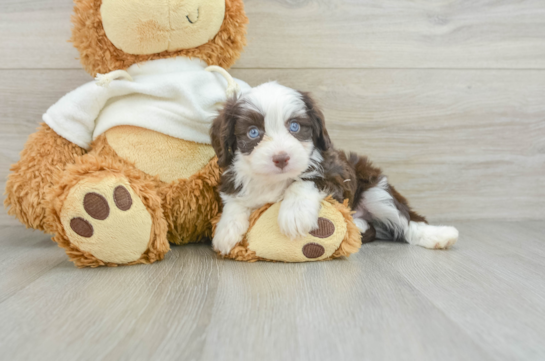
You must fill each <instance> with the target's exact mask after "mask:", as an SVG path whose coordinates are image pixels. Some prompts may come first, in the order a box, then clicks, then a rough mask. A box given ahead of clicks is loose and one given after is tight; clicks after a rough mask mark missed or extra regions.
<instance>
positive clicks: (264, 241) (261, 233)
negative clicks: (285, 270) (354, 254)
mask: <svg viewBox="0 0 545 361" xmlns="http://www.w3.org/2000/svg"><path fill="white" fill-rule="evenodd" d="M279 211H280V204H279V203H277V204H274V205H272V206H271V207H270V208H269V209H267V210H266V211H265V212H264V213H263V214H262V215H261V216H260V217H259V219H258V220H257V221H256V223H255V224H254V225H253V227H252V228H251V229H250V231H249V232H248V235H247V243H248V249H249V250H251V251H253V252H255V254H256V256H257V257H259V258H262V259H267V260H273V261H283V262H308V261H320V260H323V259H327V258H330V257H332V256H333V254H334V253H335V252H336V251H337V250H338V249H339V247H340V246H341V243H342V242H343V239H344V238H345V235H346V233H347V223H346V222H347V221H346V219H345V217H344V216H343V214H342V213H341V212H339V211H338V210H337V209H336V208H335V206H333V205H332V204H331V203H329V202H326V201H324V202H322V208H321V210H320V212H319V214H318V228H317V229H315V230H313V231H311V232H310V233H308V234H307V235H306V236H305V237H301V238H297V239H292V238H290V237H287V236H285V235H284V234H283V233H282V232H281V231H280V227H279V225H278V222H277V220H278V214H279Z"/></svg>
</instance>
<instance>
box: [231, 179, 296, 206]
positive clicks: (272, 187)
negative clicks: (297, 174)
mask: <svg viewBox="0 0 545 361" xmlns="http://www.w3.org/2000/svg"><path fill="white" fill-rule="evenodd" d="M288 186H289V183H288V182H280V183H278V184H263V183H260V182H252V183H251V184H249V187H248V189H247V192H244V194H243V195H240V196H239V197H240V199H241V200H242V201H243V203H244V204H245V205H246V206H247V207H249V208H259V207H262V206H264V205H265V204H267V203H276V202H279V201H280V200H282V198H283V196H284V193H285V191H286V188H287V187H288Z"/></svg>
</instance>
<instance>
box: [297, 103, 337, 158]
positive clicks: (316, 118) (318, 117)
mask: <svg viewBox="0 0 545 361" xmlns="http://www.w3.org/2000/svg"><path fill="white" fill-rule="evenodd" d="M300 93H301V97H302V99H303V102H305V106H306V107H307V115H308V117H309V118H310V120H311V121H312V137H313V140H314V145H315V146H316V147H318V148H319V149H320V150H322V151H326V150H328V149H329V147H330V146H331V139H329V134H328V133H327V129H326V128H325V117H324V113H322V111H321V110H320V108H319V107H318V105H317V104H316V102H315V101H314V99H312V97H311V96H310V93H307V92H300Z"/></svg>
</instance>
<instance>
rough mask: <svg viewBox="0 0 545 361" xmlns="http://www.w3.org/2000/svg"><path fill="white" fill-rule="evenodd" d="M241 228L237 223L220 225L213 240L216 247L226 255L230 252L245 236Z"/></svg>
mask: <svg viewBox="0 0 545 361" xmlns="http://www.w3.org/2000/svg"><path fill="white" fill-rule="evenodd" d="M239 228H240V227H237V225H225V226H223V227H218V229H217V230H216V234H215V235H214V239H213V240H212V245H213V246H214V249H215V250H216V251H218V252H220V253H221V254H222V255H224V256H225V255H226V254H229V252H231V250H232V249H233V247H234V246H236V244H237V243H239V242H240V241H242V238H243V237H244V232H242V231H241V230H240V229H239Z"/></svg>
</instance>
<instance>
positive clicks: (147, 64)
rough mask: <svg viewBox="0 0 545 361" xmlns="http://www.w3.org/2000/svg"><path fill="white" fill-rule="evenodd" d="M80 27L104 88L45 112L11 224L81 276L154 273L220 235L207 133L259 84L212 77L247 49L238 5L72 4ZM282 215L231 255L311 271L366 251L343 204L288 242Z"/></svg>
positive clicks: (268, 219) (262, 215) (259, 217)
mask: <svg viewBox="0 0 545 361" xmlns="http://www.w3.org/2000/svg"><path fill="white" fill-rule="evenodd" d="M72 23H73V29H72V38H71V41H72V43H73V45H74V46H75V47H76V48H77V49H78V51H79V53H80V61H81V64H82V65H83V67H84V69H85V70H86V71H87V72H88V73H89V74H90V75H91V76H93V77H95V81H91V82H89V83H87V84H84V85H83V86H81V87H80V88H78V89H76V90H74V91H72V92H70V93H68V94H67V95H66V96H64V97H63V98H62V99H61V100H59V101H58V102H57V103H56V104H54V105H53V106H52V107H51V108H50V109H49V110H47V112H46V113H45V114H44V116H43V123H41V125H40V127H39V128H38V130H37V132H36V133H34V134H32V135H31V136H30V137H29V139H28V141H27V143H26V145H25V147H24V149H23V151H22V153H21V158H20V160H19V162H17V163H16V164H14V165H13V166H12V167H11V173H10V175H9V177H8V181H7V184H6V200H5V205H6V207H7V208H8V213H9V214H11V215H14V216H16V217H17V218H18V219H19V220H20V221H21V222H22V223H23V224H24V225H26V226H27V227H31V228H34V229H38V230H41V231H44V232H46V233H48V234H52V235H53V237H52V239H53V240H54V241H55V242H57V243H58V245H59V246H60V247H62V248H63V249H64V250H65V251H66V253H67V255H68V257H69V259H70V260H71V261H72V262H74V263H75V265H76V266H78V267H99V266H118V265H134V264H150V263H153V262H155V261H159V260H162V259H163V258H164V256H165V254H166V253H167V252H168V251H169V250H170V244H176V245H181V244H186V243H190V242H199V241H202V240H205V239H208V238H210V237H211V235H212V232H213V229H214V225H215V224H216V223H217V220H218V219H219V217H220V216H221V214H220V212H221V200H220V198H219V195H218V189H217V188H218V183H219V180H220V172H221V169H220V168H219V166H218V164H217V158H216V156H215V154H214V150H213V148H212V146H211V145H210V138H209V134H208V132H209V128H210V125H211V122H212V121H213V119H214V118H215V116H216V114H217V112H218V111H219V109H220V108H221V106H222V104H223V103H224V102H225V101H226V99H227V96H229V94H230V93H229V91H231V93H232V92H233V90H234V89H236V90H237V91H244V89H247V88H248V87H249V86H248V85H247V84H246V83H244V82H243V81H239V80H235V82H236V83H235V84H232V83H229V82H228V81H227V80H226V79H225V78H224V77H223V76H222V75H221V74H219V73H217V72H214V71H209V70H211V69H210V68H209V66H214V68H216V69H215V70H217V67H221V68H225V69H228V68H230V67H231V66H232V65H233V64H234V63H235V61H236V60H237V59H238V58H239V56H240V53H241V51H242V50H243V48H244V46H245V45H246V38H245V36H246V24H247V23H248V19H247V17H246V15H245V12H244V5H243V2H242V0H178V1H168V2H162V1H153V0H134V1H131V2H125V1H118V0H75V6H74V14H73V16H72ZM212 70H214V69H212ZM220 73H221V71H220ZM278 208H279V205H278V204H274V205H267V206H265V207H263V208H262V209H259V210H256V211H255V212H254V214H252V218H251V228H250V230H249V232H248V234H247V236H246V237H245V238H244V240H243V241H242V242H241V243H240V244H238V245H237V246H236V247H235V248H234V249H233V250H232V251H231V253H230V254H229V255H227V256H226V257H227V258H231V259H235V260H240V261H257V260H266V261H283V262H303V261H316V260H325V259H332V258H337V257H341V256H348V255H350V254H352V253H354V252H356V251H357V250H358V249H359V248H360V245H361V235H360V234H359V231H358V230H357V229H356V227H355V226H354V223H353V221H352V218H351V214H350V211H349V209H348V207H347V205H346V204H340V203H337V202H336V201H334V200H332V199H331V198H328V199H326V200H324V202H323V207H322V210H321V212H320V219H319V222H318V223H319V225H320V227H319V229H317V230H314V231H313V232H311V233H310V234H309V235H308V236H307V237H306V238H304V239H300V240H295V241H294V240H290V239H288V238H286V237H285V236H283V235H282V234H280V233H279V231H278V226H277V222H276V217H277V215H278ZM368 236H369V235H368Z"/></svg>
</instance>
